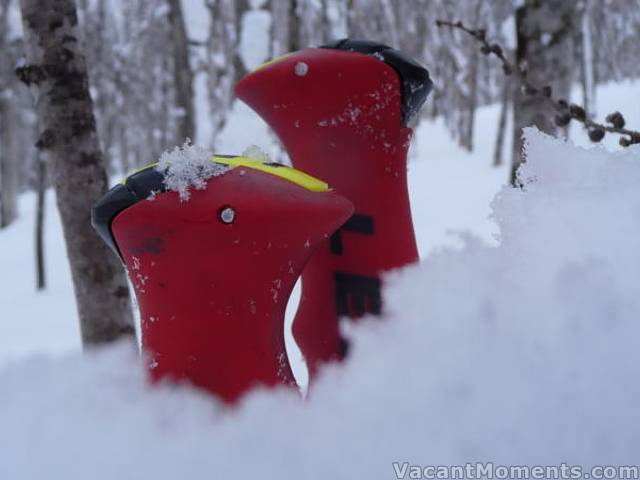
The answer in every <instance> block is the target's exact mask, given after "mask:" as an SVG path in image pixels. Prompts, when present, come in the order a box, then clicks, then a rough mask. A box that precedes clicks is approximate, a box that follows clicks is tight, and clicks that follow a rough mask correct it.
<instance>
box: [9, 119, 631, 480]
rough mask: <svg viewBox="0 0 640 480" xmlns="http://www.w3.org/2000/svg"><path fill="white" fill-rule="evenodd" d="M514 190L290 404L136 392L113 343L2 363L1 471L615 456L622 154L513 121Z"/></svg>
mask: <svg viewBox="0 0 640 480" xmlns="http://www.w3.org/2000/svg"><path fill="white" fill-rule="evenodd" d="M526 149H527V157H528V162H527V163H526V164H525V166H524V167H523V170H522V172H521V178H522V179H523V180H524V182H525V185H526V187H525V189H524V190H519V189H512V188H508V187H505V188H504V189H503V190H502V191H501V192H500V194H499V195H498V196H497V197H496V199H495V200H494V202H493V205H492V209H493V215H494V218H495V219H496V221H497V222H498V225H499V228H500V243H499V245H497V246H492V245H487V244H486V243H484V242H483V241H481V240H480V239H478V238H475V237H474V236H472V235H467V236H466V237H465V238H463V240H462V242H463V246H462V248H461V249H459V250H444V251H440V252H438V253H435V254H432V255H430V256H429V257H428V258H427V259H426V260H425V261H424V262H423V264H422V265H419V266H416V267H412V268H410V269H408V270H405V271H404V272H396V273H394V274H391V275H390V276H389V278H388V281H387V285H386V288H385V301H386V311H387V313H386V316H387V319H386V321H385V322H379V321H371V322H367V323H364V324H362V325H360V326H359V327H358V328H355V329H351V335H352V337H353V338H352V340H353V349H352V355H351V357H350V358H349V361H348V362H347V363H346V364H344V365H342V366H335V367H332V368H330V369H328V370H327V371H326V372H325V374H324V376H323V377H321V379H320V382H319V383H318V384H316V385H315V387H314V388H313V389H312V391H311V393H310V396H309V399H308V400H307V401H306V402H303V401H302V400H300V399H299V397H298V396H297V395H296V394H295V393H293V392H289V391H284V390H283V391H270V392H264V391H258V392H255V393H254V394H252V395H250V396H249V397H248V398H247V399H246V400H245V401H244V402H243V403H242V405H240V406H239V408H237V409H236V410H234V411H231V412H225V411H223V410H222V407H220V405H218V404H217V403H216V402H214V401H213V400H211V399H209V398H206V397H205V396H203V394H201V393H199V392H197V391H193V390H191V389H189V388H187V387H181V388H178V389H172V388H169V387H167V386H162V387H160V388H155V389H154V388H147V387H146V386H145V381H144V377H143V374H142V373H141V364H140V362H139V361H137V359H136V357H135V356H134V355H133V354H132V353H131V351H130V350H129V349H128V348H127V347H125V346H119V347H112V348H110V349H108V350H106V351H102V352H99V353H89V354H88V355H85V356H83V357H81V356H80V354H70V355H68V356H67V357H66V358H62V359H49V358H32V359H30V360H27V361H22V362H21V363H19V364H15V365H9V366H7V367H5V368H4V369H3V370H1V371H0V385H2V391H3V394H2V395H1V396H0V478H3V479H4V478H7V479H12V480H20V479H34V478H64V479H65V480H66V479H69V480H73V479H83V480H84V479H86V478H91V479H92V480H101V479H113V478H153V479H154V480H162V479H165V478H166V479H174V478H189V479H210V478H265V479H267V478H274V479H275V478H278V479H288V478H291V479H300V478H304V479H323V480H324V479H327V478H332V479H342V478H344V479H351V478H363V479H365V478H394V477H393V475H394V473H393V466H392V464H393V462H407V461H408V462H410V463H413V464H422V465H429V464H435V465H438V464H448V463H453V464H464V463H465V462H474V461H488V460H492V461H494V462H497V463H502V464H522V463H527V464H560V463H561V462H567V463H569V464H584V465H590V464H593V463H602V464H613V463H617V464H632V463H634V462H637V446H638V441H639V440H640V433H639V432H640V414H639V413H638V409H637V399H638V398H639V395H640V381H638V375H637V372H638V369H639V368H640V350H639V349H638V348H637V339H638V336H639V334H640V325H639V324H638V322H637V319H638V315H639V314H640V291H639V289H640V281H639V280H640V273H639V272H640V252H639V250H638V240H637V239H638V238H640V221H639V220H640V191H639V190H638V188H637V185H638V182H640V148H638V147H635V148H630V149H628V150H625V151H622V152H617V153H611V152H608V151H606V150H604V149H602V148H593V149H590V150H585V149H582V148H579V147H575V146H573V145H572V144H570V143H563V142H561V141H558V140H554V139H551V138H550V137H546V136H544V135H542V134H540V133H538V132H537V131H534V130H529V131H528V132H527V141H526Z"/></svg>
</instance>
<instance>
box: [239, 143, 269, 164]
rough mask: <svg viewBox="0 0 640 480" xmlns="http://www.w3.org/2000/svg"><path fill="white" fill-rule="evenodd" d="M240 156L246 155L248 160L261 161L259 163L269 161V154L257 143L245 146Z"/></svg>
mask: <svg viewBox="0 0 640 480" xmlns="http://www.w3.org/2000/svg"><path fill="white" fill-rule="evenodd" d="M242 156H243V157H246V158H247V159H248V160H251V161H252V162H261V163H269V162H271V159H270V158H269V154H268V153H267V152H265V151H264V150H262V148H260V147H259V146H258V145H250V146H249V147H247V148H245V149H244V151H243V152H242Z"/></svg>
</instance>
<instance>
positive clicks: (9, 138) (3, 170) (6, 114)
mask: <svg viewBox="0 0 640 480" xmlns="http://www.w3.org/2000/svg"><path fill="white" fill-rule="evenodd" d="M12 116H13V115H12V108H11V104H10V102H9V101H6V100H3V99H2V98H0V228H5V227H8V226H9V225H11V224H12V223H13V221H14V220H15V219H16V217H17V216H18V158H17V156H16V152H15V145H14V136H15V133H16V132H15V131H14V127H13V125H14V120H13V119H12Z"/></svg>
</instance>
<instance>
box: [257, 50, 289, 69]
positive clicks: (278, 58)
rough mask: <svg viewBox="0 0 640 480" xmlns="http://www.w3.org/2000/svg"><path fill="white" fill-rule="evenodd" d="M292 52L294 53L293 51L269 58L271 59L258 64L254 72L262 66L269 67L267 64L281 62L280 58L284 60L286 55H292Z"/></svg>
mask: <svg viewBox="0 0 640 480" xmlns="http://www.w3.org/2000/svg"><path fill="white" fill-rule="evenodd" d="M291 53H293V52H290V53H285V54H284V55H280V56H279V57H276V58H272V59H271V60H269V61H267V62H264V63H263V64H262V65H258V66H257V67H256V68H255V70H254V72H257V71H258V70H260V69H261V68H264V67H267V66H269V65H271V64H272V63H276V62H279V61H280V60H284V59H285V58H286V57H288V56H289V55H291Z"/></svg>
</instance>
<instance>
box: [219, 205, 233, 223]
mask: <svg viewBox="0 0 640 480" xmlns="http://www.w3.org/2000/svg"><path fill="white" fill-rule="evenodd" d="M235 218H236V211H235V210H234V209H233V208H231V207H224V208H223V209H222V210H220V221H221V222H222V223H226V224H227V225H228V224H230V223H233V221H234V220H235Z"/></svg>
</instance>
